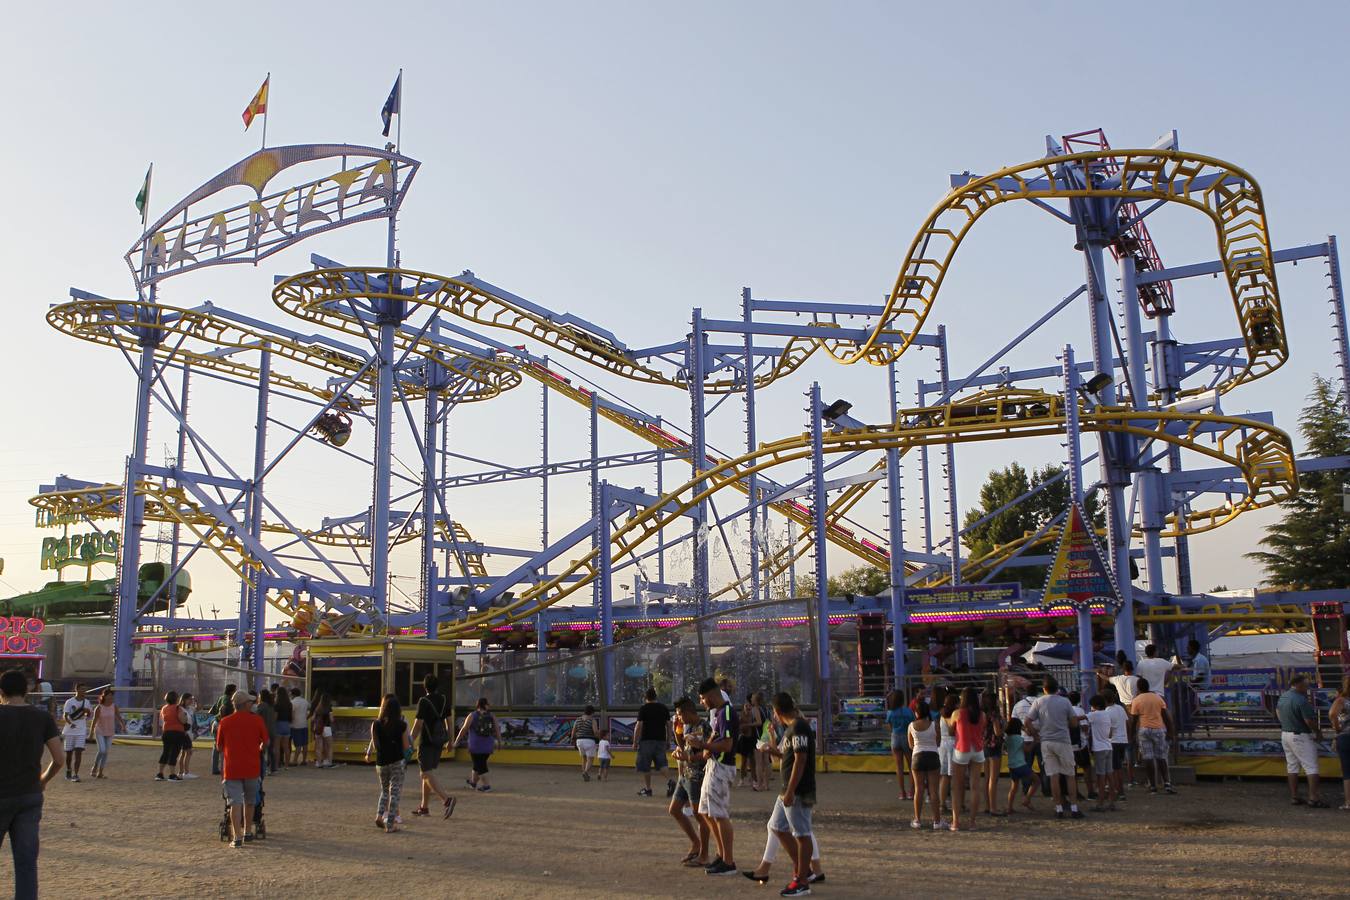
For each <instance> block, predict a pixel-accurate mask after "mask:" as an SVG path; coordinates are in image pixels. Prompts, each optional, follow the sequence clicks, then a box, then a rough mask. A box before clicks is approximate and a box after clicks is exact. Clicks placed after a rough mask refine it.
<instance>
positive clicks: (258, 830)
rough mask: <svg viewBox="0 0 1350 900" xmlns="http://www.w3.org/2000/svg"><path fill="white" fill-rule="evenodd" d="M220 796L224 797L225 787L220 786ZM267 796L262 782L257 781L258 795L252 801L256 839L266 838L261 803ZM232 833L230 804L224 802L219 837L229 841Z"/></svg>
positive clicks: (265, 826) (265, 823) (265, 824)
mask: <svg viewBox="0 0 1350 900" xmlns="http://www.w3.org/2000/svg"><path fill="white" fill-rule="evenodd" d="M220 795H221V798H222V799H224V797H225V789H224V787H223V786H222V787H221V791H220ZM266 798H267V792H266V791H264V790H263V786H262V782H261V781H259V782H258V797H257V799H256V800H254V802H253V831H254V833H255V834H256V835H257V836H258V840H260V841H265V840H267V822H266V821H264V819H263V804H264V802H265V800H266ZM232 837H233V835H231V833H230V804H229V802H228V801H227V802H226V804H225V812H224V814H223V815H222V816H221V817H220V839H221V840H222V841H229V840H230V839H231V838H232Z"/></svg>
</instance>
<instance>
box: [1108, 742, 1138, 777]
mask: <svg viewBox="0 0 1350 900" xmlns="http://www.w3.org/2000/svg"><path fill="white" fill-rule="evenodd" d="M1126 759H1129V760H1130V762H1134V746H1133V745H1132V744H1112V745H1111V771H1113V772H1119V771H1121V770H1122V769H1124V768H1125V760H1126Z"/></svg>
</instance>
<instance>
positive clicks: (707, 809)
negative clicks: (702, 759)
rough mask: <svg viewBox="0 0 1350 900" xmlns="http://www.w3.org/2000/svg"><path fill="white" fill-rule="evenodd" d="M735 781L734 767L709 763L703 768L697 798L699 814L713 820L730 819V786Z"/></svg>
mask: <svg viewBox="0 0 1350 900" xmlns="http://www.w3.org/2000/svg"><path fill="white" fill-rule="evenodd" d="M735 780H736V767H735V766H730V765H727V764H726V763H724V762H712V761H709V762H708V763H707V764H706V765H705V766H704V767H703V791H702V793H701V794H700V795H699V798H698V811H699V813H701V814H702V815H705V816H708V817H709V818H713V819H730V818H731V785H732V783H733V782H734V781H735Z"/></svg>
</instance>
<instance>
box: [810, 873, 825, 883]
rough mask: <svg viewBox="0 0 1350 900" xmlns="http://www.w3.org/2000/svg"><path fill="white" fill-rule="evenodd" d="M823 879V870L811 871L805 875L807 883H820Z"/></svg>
mask: <svg viewBox="0 0 1350 900" xmlns="http://www.w3.org/2000/svg"><path fill="white" fill-rule="evenodd" d="M824 880H825V873H824V872H812V873H811V874H810V875H807V876H806V883H807V884H820V883H821V882H822V881H824Z"/></svg>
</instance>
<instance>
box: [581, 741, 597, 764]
mask: <svg viewBox="0 0 1350 900" xmlns="http://www.w3.org/2000/svg"><path fill="white" fill-rule="evenodd" d="M597 746H599V745H598V744H596V742H595V740H594V739H593V738H577V752H578V753H580V754H581V758H582V759H595V749H596V747H597Z"/></svg>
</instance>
